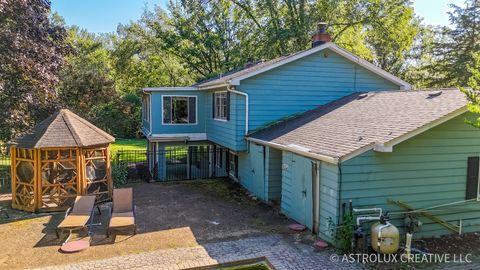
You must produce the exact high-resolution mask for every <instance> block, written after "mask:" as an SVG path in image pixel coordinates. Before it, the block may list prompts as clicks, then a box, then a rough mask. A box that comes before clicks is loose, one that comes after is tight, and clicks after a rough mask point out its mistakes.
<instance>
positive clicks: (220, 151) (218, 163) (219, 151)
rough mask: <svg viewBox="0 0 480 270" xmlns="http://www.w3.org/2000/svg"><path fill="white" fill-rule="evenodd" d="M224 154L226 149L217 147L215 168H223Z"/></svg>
mask: <svg viewBox="0 0 480 270" xmlns="http://www.w3.org/2000/svg"><path fill="white" fill-rule="evenodd" d="M223 152H224V148H223V147H221V146H218V145H217V147H216V148H215V166H216V167H217V168H223V160H224V158H223Z"/></svg>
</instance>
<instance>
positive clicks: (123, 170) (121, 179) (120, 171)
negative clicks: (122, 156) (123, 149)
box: [112, 161, 128, 187]
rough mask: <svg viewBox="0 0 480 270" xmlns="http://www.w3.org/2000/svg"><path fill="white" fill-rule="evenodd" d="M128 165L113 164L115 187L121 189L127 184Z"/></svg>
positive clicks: (121, 163)
mask: <svg viewBox="0 0 480 270" xmlns="http://www.w3.org/2000/svg"><path fill="white" fill-rule="evenodd" d="M127 175H128V164H127V163H126V162H121V161H118V162H113V163H112V179H113V186H114V187H119V186H123V185H125V184H127Z"/></svg>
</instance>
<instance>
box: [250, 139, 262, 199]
mask: <svg viewBox="0 0 480 270" xmlns="http://www.w3.org/2000/svg"><path fill="white" fill-rule="evenodd" d="M250 147H251V149H250V151H253V153H254V154H253V155H251V156H252V164H251V167H252V179H253V183H252V184H253V192H254V193H255V195H257V197H259V198H260V199H265V147H264V146H262V145H256V144H251V146H250Z"/></svg>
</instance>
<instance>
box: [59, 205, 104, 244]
mask: <svg viewBox="0 0 480 270" xmlns="http://www.w3.org/2000/svg"><path fill="white" fill-rule="evenodd" d="M94 209H95V196H77V197H76V198H75V204H74V205H73V208H68V209H67V212H65V217H64V219H63V221H62V222H61V223H60V224H59V225H58V226H57V229H56V230H55V233H56V234H57V238H60V234H59V233H60V232H63V231H69V232H70V234H71V233H72V231H74V230H82V229H85V230H86V231H87V233H88V235H90V229H91V227H92V222H93V216H94ZM69 237H70V235H69ZM67 241H68V239H67Z"/></svg>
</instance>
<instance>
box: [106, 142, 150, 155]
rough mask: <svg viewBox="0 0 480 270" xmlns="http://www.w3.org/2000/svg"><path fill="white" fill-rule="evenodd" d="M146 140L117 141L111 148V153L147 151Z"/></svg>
mask: <svg viewBox="0 0 480 270" xmlns="http://www.w3.org/2000/svg"><path fill="white" fill-rule="evenodd" d="M146 149H147V140H146V139H116V140H115V143H114V144H112V146H111V151H112V152H116V151H118V150H146Z"/></svg>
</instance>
